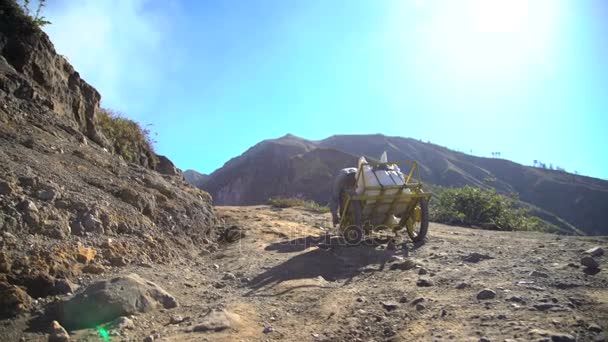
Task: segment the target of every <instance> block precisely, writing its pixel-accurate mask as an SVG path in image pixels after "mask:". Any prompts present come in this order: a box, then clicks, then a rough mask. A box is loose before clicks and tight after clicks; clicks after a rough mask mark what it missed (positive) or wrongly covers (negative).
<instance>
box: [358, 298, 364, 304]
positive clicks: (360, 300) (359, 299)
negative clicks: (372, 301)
mask: <svg viewBox="0 0 608 342" xmlns="http://www.w3.org/2000/svg"><path fill="white" fill-rule="evenodd" d="M357 302H359V303H363V302H365V297H357Z"/></svg>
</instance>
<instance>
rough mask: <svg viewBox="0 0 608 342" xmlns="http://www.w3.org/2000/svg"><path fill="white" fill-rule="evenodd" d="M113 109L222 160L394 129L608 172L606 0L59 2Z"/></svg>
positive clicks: (166, 143) (72, 55)
mask: <svg viewBox="0 0 608 342" xmlns="http://www.w3.org/2000/svg"><path fill="white" fill-rule="evenodd" d="M45 11H46V12H45V14H46V16H47V18H48V19H49V20H50V21H51V22H52V23H53V24H52V25H49V26H47V27H46V28H45V31H46V32H47V33H48V34H49V35H50V37H51V39H52V40H53V42H54V43H55V46H56V49H57V50H58V52H59V53H61V54H63V55H65V56H67V58H68V59H69V60H70V61H71V63H72V64H73V65H74V66H75V67H76V69H77V70H79V72H80V73H81V75H82V76H83V78H85V79H86V80H87V81H88V82H89V83H91V84H92V85H94V86H95V87H96V88H97V89H98V90H99V91H100V93H101V94H102V98H103V99H102V104H103V106H105V107H108V108H112V109H115V110H118V111H121V112H123V113H124V114H125V115H126V116H127V117H129V118H132V119H135V120H137V121H139V122H141V123H142V124H152V126H151V128H152V130H153V131H156V132H157V133H158V136H157V138H156V139H157V140H158V143H157V145H156V148H157V150H158V153H160V154H164V155H167V156H169V157H170V158H171V159H172V160H173V161H174V162H175V163H176V165H177V166H178V167H180V168H182V169H188V168H192V169H196V170H198V171H200V172H204V173H210V172H212V171H213V170H215V169H216V168H218V167H220V166H222V165H223V163H224V162H226V161H227V160H228V159H230V158H232V157H234V156H237V155H239V154H241V153H242V152H243V151H245V150H246V149H247V148H249V147H250V146H252V145H253V144H255V143H257V142H259V141H261V140H263V139H268V138H276V137H279V136H282V135H284V134H286V133H292V134H295V135H298V136H301V137H304V138H307V139H323V138H326V137H328V136H330V135H333V134H365V133H383V134H386V135H396V136H404V137H412V138H415V139H421V140H423V141H431V142H434V143H437V144H440V145H443V146H446V147H449V148H452V149H457V150H461V151H463V152H469V151H471V150H472V151H473V154H474V155H478V156H488V157H489V156H490V153H491V152H493V151H500V152H501V155H502V157H503V158H507V159H511V160H514V161H516V162H519V163H522V164H527V165H530V164H532V161H533V160H534V159H538V160H541V161H543V162H545V163H547V164H549V163H553V165H559V166H562V167H564V168H566V169H567V170H569V171H573V170H577V171H578V172H579V173H582V174H587V175H591V176H595V177H600V178H604V179H608V158H606V152H605V151H604V149H605V148H606V146H608V134H607V133H606V131H607V129H608V43H607V42H608V41H607V40H606V38H605V37H607V36H608V3H606V2H605V1H602V0H571V1H566V0H504V1H503V0H395V1H392V0H380V1H379V0H240V1H236V0H200V1H160V0H155V1H152V0H150V1H146V0H104V1H99V0H81V1H68V0H55V1H49V2H48V7H47V8H46V9H45Z"/></svg>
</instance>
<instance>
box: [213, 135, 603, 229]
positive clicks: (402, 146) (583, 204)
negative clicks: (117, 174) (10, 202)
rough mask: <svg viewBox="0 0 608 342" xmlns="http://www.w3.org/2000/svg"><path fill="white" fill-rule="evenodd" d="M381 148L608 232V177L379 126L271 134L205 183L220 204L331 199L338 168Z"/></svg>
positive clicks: (430, 170)
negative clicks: (308, 135)
mask: <svg viewBox="0 0 608 342" xmlns="http://www.w3.org/2000/svg"><path fill="white" fill-rule="evenodd" d="M383 151H387V152H388V156H389V159H391V160H397V161H398V160H416V161H418V163H419V165H420V170H421V176H422V178H423V181H424V182H426V183H430V184H435V185H440V186H446V187H460V186H463V185H474V186H478V187H484V188H490V187H493V188H495V189H497V191H500V192H503V193H508V192H517V193H518V194H519V196H520V199H521V200H522V201H523V202H526V203H529V204H531V205H532V206H533V207H536V209H535V211H536V212H537V214H539V216H541V217H543V218H544V219H548V220H549V221H550V222H552V223H554V224H557V225H559V226H562V227H566V226H567V224H565V223H564V222H563V221H561V220H560V219H559V218H561V219H563V220H565V221H566V222H568V223H570V224H572V225H574V226H576V227H578V228H580V229H582V230H583V231H585V232H586V233H589V234H608V225H606V224H605V223H606V222H608V182H607V181H603V180H599V179H594V178H591V177H585V176H579V175H572V174H569V173H565V172H559V171H552V170H543V169H537V168H533V167H528V166H523V165H520V164H517V163H514V162H511V161H508V160H504V159H493V158H481V157H475V156H470V155H466V154H463V153H460V152H455V151H452V150H449V149H447V148H445V147H441V146H437V145H434V144H430V143H423V142H420V141H417V140H414V139H409V138H401V137H387V136H384V135H380V134H376V135H335V136H331V137H329V138H327V139H324V140H320V141H310V140H306V139H302V138H298V137H296V136H293V135H286V136H284V137H281V138H278V139H272V140H265V141H262V142H260V143H258V144H257V145H255V146H254V147H252V148H250V149H249V150H247V151H246V152H245V153H243V154H242V155H241V156H239V157H236V158H233V159H231V160H230V161H229V162H227V163H226V164H225V165H224V166H223V167H222V168H220V169H218V170H216V171H215V172H213V173H212V174H211V175H209V178H208V179H207V181H206V182H205V184H204V185H203V189H205V190H207V191H209V192H210V193H211V194H212V196H213V198H214V201H215V203H216V204H231V205H248V204H259V203H264V202H266V201H267V199H268V198H269V197H271V196H276V195H285V196H294V195H299V196H302V197H305V198H309V199H312V200H315V201H317V202H319V203H322V204H325V203H327V202H328V200H329V195H330V194H329V192H330V189H331V183H332V179H333V177H334V175H335V174H336V172H337V171H338V170H339V169H340V168H343V167H347V166H353V165H355V163H356V160H357V158H358V156H361V155H364V156H367V157H370V158H378V157H379V156H380V154H381V153H382V152H383ZM558 217H559V218H558Z"/></svg>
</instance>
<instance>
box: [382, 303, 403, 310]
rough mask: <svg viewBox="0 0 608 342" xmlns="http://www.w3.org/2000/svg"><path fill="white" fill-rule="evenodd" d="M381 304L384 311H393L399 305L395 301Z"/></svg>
mask: <svg viewBox="0 0 608 342" xmlns="http://www.w3.org/2000/svg"><path fill="white" fill-rule="evenodd" d="M381 304H382V307H384V309H385V310H386V311H393V310H396V309H397V308H398V307H399V304H397V303H395V302H381Z"/></svg>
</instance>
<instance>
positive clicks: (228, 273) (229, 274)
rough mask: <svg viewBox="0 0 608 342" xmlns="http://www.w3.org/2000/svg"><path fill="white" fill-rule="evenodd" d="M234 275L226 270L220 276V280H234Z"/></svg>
mask: <svg viewBox="0 0 608 342" xmlns="http://www.w3.org/2000/svg"><path fill="white" fill-rule="evenodd" d="M236 279H237V278H236V276H235V275H234V274H232V273H230V272H226V273H224V276H223V277H222V280H236Z"/></svg>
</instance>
